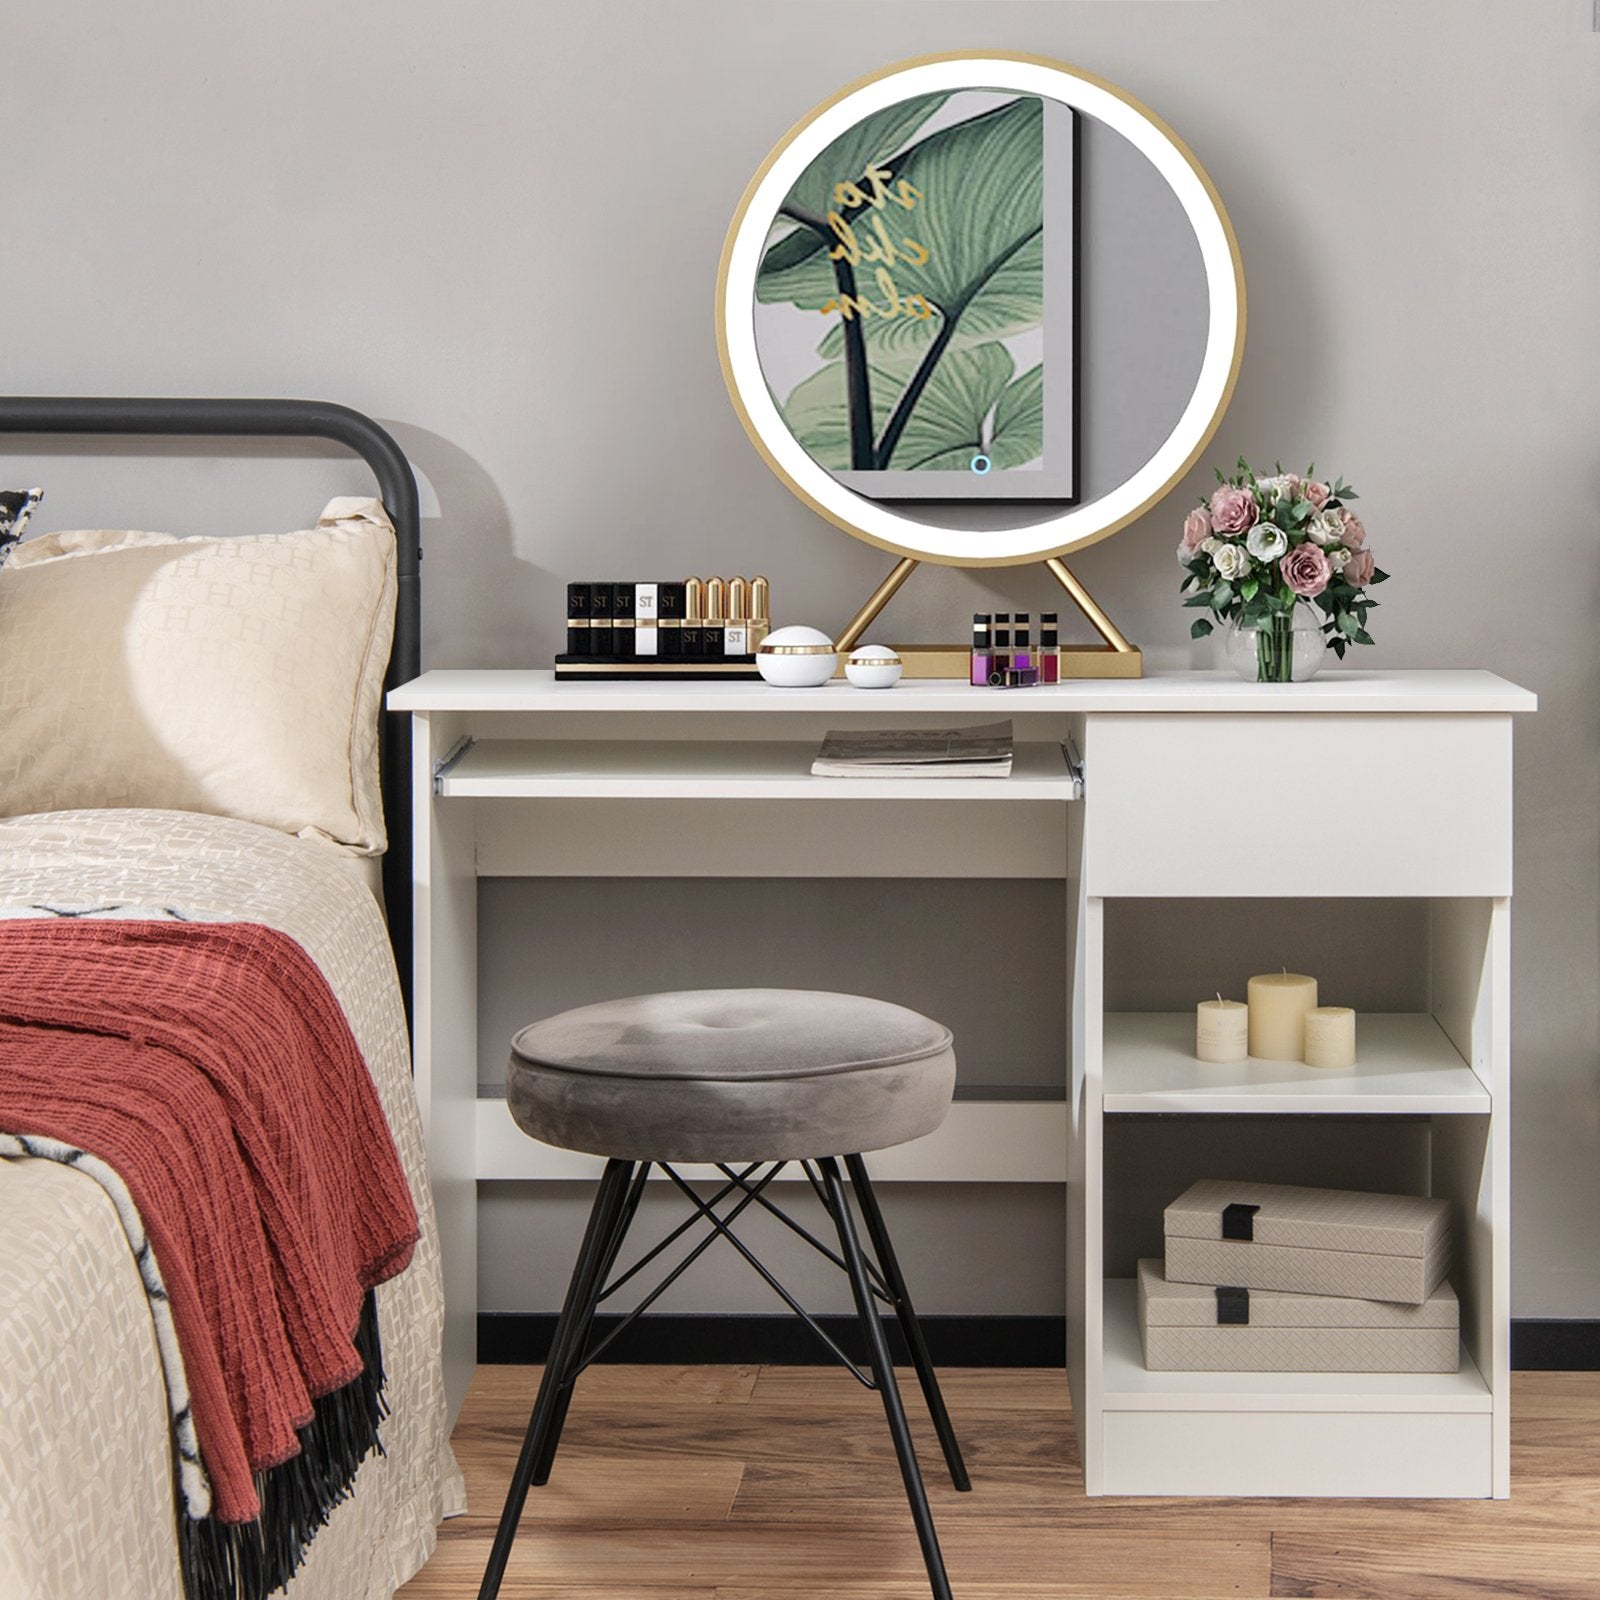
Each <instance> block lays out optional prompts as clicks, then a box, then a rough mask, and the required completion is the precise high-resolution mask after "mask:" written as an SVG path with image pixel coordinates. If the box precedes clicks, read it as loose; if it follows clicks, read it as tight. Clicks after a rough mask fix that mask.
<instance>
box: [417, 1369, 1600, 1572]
mask: <svg viewBox="0 0 1600 1600" xmlns="http://www.w3.org/2000/svg"><path fill="white" fill-rule="evenodd" d="M908 1376H909V1375H908ZM537 1380H538V1369H537V1368H532V1367H482V1368H480V1369H479V1370H478V1373H477V1376H476V1378H475V1379H474V1382H473V1386H472V1391H471V1394H470V1396H469V1398H468V1400H467V1404H466V1407H465V1409H464V1410H463V1412H462V1416H461V1421H460V1424H459V1426H458V1427H457V1429H456V1434H455V1447H456V1453H457V1456H458V1458H459V1459H460V1462H461V1465H462V1468H463V1470H464V1471H465V1473H466V1479H467V1499H468V1504H469V1506H470V1508H471V1514H470V1515H468V1516H466V1517H459V1518H456V1519H454V1520H452V1521H450V1522H447V1523H446V1524H445V1525H444V1526H443V1528H442V1529H441V1530H440V1537H439V1548H438V1551H437V1552H436V1554H435V1555H434V1557H433V1559H432V1561H430V1562H429V1563H428V1565H427V1567H426V1568H425V1569H424V1570H423V1572H422V1573H420V1574H419V1575H418V1576H417V1578H416V1579H414V1580H413V1581H412V1582H411V1583H409V1584H407V1585H406V1587H405V1588H404V1589H402V1590H401V1591H400V1592H401V1595H402V1596H404V1600H446V1597H449V1600H457V1597H470V1596H473V1595H475V1594H476V1593H477V1583H478V1576H479V1574H480V1573H481V1571H482V1568H483V1563H484V1559H485V1557H486V1556H487V1554H488V1549H489V1541H490V1539H491V1537H492V1535H493V1531H494V1524H495V1519H496V1517H497V1515H498V1513H499V1509H500V1503H501V1499H502V1497H503V1496H504V1493H505V1488H506V1483H507V1481H508V1480H509V1478H510V1476H511V1468H512V1463H513V1461H514V1460H515V1457H516V1452H517V1447H518V1444H519V1443H520V1441H521V1436H522V1430H523V1427H524V1426H525V1424H526V1422H527V1417H528V1411H529V1408H530V1406H531V1404H532V1400H533V1394H534V1389H535V1387H536V1384H537ZM902 1386H903V1387H904V1388H906V1391H907V1404H908V1410H909V1411H910V1412H911V1416H912V1421H913V1425H914V1426H915V1427H916V1430H917V1447H918V1452H919V1454H920V1456H921V1459H922V1462H923V1466H924V1470H925V1472H926V1474H927V1479H928V1486H929V1491H930V1497H931V1499H932V1503H933V1510H934V1516H935V1518H936V1519H937V1521H938V1525H939V1534H940V1540H941V1543H942V1544H943V1546H944V1552H945V1559H946V1562H947V1564H948V1566H949V1570H950V1578H951V1582H952V1585H953V1586H954V1589H955V1593H956V1600H1065V1597H1068V1596H1094V1597H1101V1596H1105V1597H1110V1596H1152V1597H1161V1600H1179V1597H1183V1600H1200V1597H1206V1596H1223V1595H1228V1596H1236V1595H1315V1596H1330V1597H1331V1596H1339V1597H1341V1600H1352V1597H1357V1600H1359V1597H1383V1600H1412V1597H1415V1600H1451V1597H1468V1596H1470V1597H1471V1600H1489V1597H1494V1596H1500V1595H1512V1596H1516V1595H1521V1596H1539V1597H1543V1600H1554V1597H1566V1596H1586V1597H1600V1373H1527V1374H1519V1375H1518V1376H1517V1377H1516V1379H1515V1382H1514V1391H1513V1392H1514V1403H1513V1408H1512V1417H1513V1422H1512V1498H1511V1499H1510V1500H1509V1501H1394V1500H1371V1501H1360V1502H1352V1501H1316V1500H1208V1501H1199V1500H1106V1499H1096V1500H1088V1499H1085V1498H1084V1495H1083V1481H1082V1476H1081V1474H1080V1472H1079V1470H1078V1464H1077V1457H1076V1450H1075V1446H1074V1443H1073V1437H1072V1429H1071V1425H1070V1421H1069V1416H1068V1410H1067V1397H1066V1382H1065V1379H1064V1378H1063V1376H1062V1374H1061V1373H1060V1372H1058V1371H1055V1372H1040V1371H1016V1370H1012V1371H990V1370H962V1369H952V1370H950V1371H948V1372H946V1373H945V1374H944V1386H945V1394H946V1398H947V1400H948V1402H949V1406H950V1411H951V1414H952V1416H953V1418H954V1420H955V1423H956V1427H957V1429H958V1430H959V1432H960V1434H961V1436H962V1441H963V1446H964V1448H965V1450H966V1456H967V1462H968V1465H969V1467H970V1468H971V1471H972V1478H973V1492H972V1493H971V1494H957V1493H955V1491H954V1490H953V1489H951V1487H950V1483H949V1479H948V1478H947V1477H942V1476H941V1471H940V1467H941V1463H940V1461H939V1453H938V1446H937V1443H936V1442H935V1441H934V1439H933V1435H932V1431H931V1429H930V1428H929V1427H928V1426H927V1425H926V1421H925V1418H924V1416H923V1414H922V1412H921V1407H920V1404H919V1403H918V1401H919V1397H917V1396H916V1394H915V1388H916V1386H915V1383H914V1381H913V1382H911V1383H910V1384H909V1385H907V1384H906V1381H905V1378H902ZM500 1592H501V1594H502V1595H503V1596H505V1597H506V1600H623V1597H627V1600H794V1597H797V1596H806V1597H814V1600H824V1597H836V1600H927V1594H928V1591H927V1588H926V1585H925V1583H924V1580H923V1576H922V1565H921V1558H920V1556H919V1554H918V1550H917V1543H916V1538H915V1535H914V1534H913V1532H912V1528H911V1522H910V1519H909V1517H908V1515H907V1513H906V1507H905V1499H904V1496H903V1494H902V1491H901V1487H900V1481H899V1474H898V1473H897V1471H896V1469H895V1464H894V1457H893V1453H892V1450H891V1448H890V1444H889V1439H888V1434H887V1432H886V1431H885V1428H884V1425H883V1413H882V1411H881V1409H880V1407H879V1402H878V1398H877V1396H876V1395H873V1394H869V1393H868V1392H866V1391H865V1390H863V1389H861V1388H860V1387H859V1386H858V1385H857V1384H855V1383H854V1382H853V1381H852V1380H851V1379H850V1378H849V1377H848V1376H847V1375H846V1374H844V1373H842V1372H840V1371H838V1370H836V1369H830V1368H820V1367H804V1368H796V1367H606V1366H601V1367H595V1368H591V1369H590V1371H589V1372H588V1373H587V1374H585V1376H584V1378H583V1380H582V1382H581V1383H580V1385H579V1388H578V1393H577V1398H576V1400H575V1402H574V1404H573V1407H572V1413H571V1416H570V1418H569V1420H568V1423H567V1431H566V1437H565V1439H564V1440H563V1442H562V1446H561V1454H560V1456H559V1457H558V1459H557V1461H556V1468H555V1473H554V1475H553V1476H552V1478H551V1481H550V1483H549V1484H548V1485H547V1486H546V1487H545V1488H543V1489H534V1490H533V1491H532V1492H531V1493H530V1494H529V1497H528V1509H527V1511H526V1512H525V1513H524V1515H523V1520H522V1529H521V1532H520V1534H519V1535H518V1539H517V1544H516V1547H515V1549H514V1550H513V1552H512V1556H511V1565H510V1568H509V1570H508V1572H507V1575H506V1581H505V1584H504V1586H503V1587H502V1589H501V1591H500Z"/></svg>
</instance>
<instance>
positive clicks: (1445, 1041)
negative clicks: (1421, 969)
mask: <svg viewBox="0 0 1600 1600" xmlns="http://www.w3.org/2000/svg"><path fill="white" fill-rule="evenodd" d="M1104 1026H1105V1042H1104V1083H1105V1089H1104V1108H1105V1110H1106V1111H1107V1112H1108V1113H1140V1112H1143V1113H1174V1112H1177V1113H1192V1112H1218V1113H1228V1112H1236V1113H1243V1114H1256V1115H1269V1114H1271V1113H1274V1112H1278V1113H1303V1112H1313V1111H1328V1112H1335V1113H1341V1114H1352V1113H1353V1114H1361V1113H1371V1114H1375V1115H1376V1114H1388V1115H1396V1114H1404V1113H1416V1114H1420V1115H1431V1114H1434V1113H1448V1112H1459V1113H1462V1114H1466V1115H1472V1114H1477V1115H1483V1114H1487V1112H1488V1111H1489V1109H1490V1095H1489V1090H1488V1089H1487V1087H1486V1086H1485V1085H1484V1083H1483V1082H1482V1080H1481V1079H1480V1078H1479V1077H1478V1075H1477V1074H1476V1073H1475V1072H1474V1071H1473V1070H1472V1068H1471V1067H1470V1066H1468V1065H1467V1063H1466V1062H1465V1061H1464V1060H1463V1059H1462V1057H1461V1053H1460V1051H1458V1050H1457V1049H1456V1047H1455V1045H1454V1044H1453V1043H1451V1040H1450V1036H1449V1035H1448V1034H1447V1033H1446V1032H1445V1031H1444V1029H1443V1028H1442V1027H1440V1025H1439V1024H1438V1022H1437V1021H1435V1020H1434V1018H1433V1017H1431V1016H1430V1015H1428V1014H1427V1013H1426V1012H1421V1013H1418V1012H1402V1013H1389V1014H1384V1013H1363V1014H1362V1015H1361V1016H1360V1017H1358V1018H1357V1021H1356V1032H1357V1060H1356V1064H1355V1065H1354V1066H1353V1067H1347V1068H1327V1069H1322V1068H1314V1067H1307V1066H1303V1065H1302V1064H1301V1063H1299V1062H1296V1061H1262V1060H1257V1059H1256V1058H1254V1057H1251V1058H1249V1059H1248V1060H1245V1061H1237V1062H1206V1061H1200V1060H1198V1059H1197V1058H1196V1056H1195V1053H1194V1028H1195V1023H1194V1014H1193V1013H1192V1012H1189V1013H1183V1012H1159V1011H1117V1012H1110V1013H1107V1015H1106V1017H1105V1024H1104Z"/></svg>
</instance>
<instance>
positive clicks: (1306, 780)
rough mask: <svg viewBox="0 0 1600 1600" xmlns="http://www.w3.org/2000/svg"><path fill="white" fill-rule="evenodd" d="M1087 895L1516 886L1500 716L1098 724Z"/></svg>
mask: <svg viewBox="0 0 1600 1600" xmlns="http://www.w3.org/2000/svg"><path fill="white" fill-rule="evenodd" d="M1084 757H1085V785H1084V802H1085V814H1084V879H1085V887H1086V890H1087V892H1088V893H1089V894H1091V895H1098V896H1109V895H1155V896H1213V895H1220V896H1229V895H1284V896H1297V897H1315V896H1343V895H1377V896H1394V895H1441V896H1445V895H1485V896H1499V895H1507V894H1510V892H1511V718H1510V717H1509V716H1504V715H1481V716H1470V715H1451V716H1427V715H1410V714H1405V715H1402V714H1391V715H1385V716H1378V715H1365V716H1343V715H1332V714H1328V715H1324V714H1316V715H1297V714H1293V713H1276V712H1262V713H1259V714H1251V715H1244V716H1232V715H1183V716H1168V715H1159V714H1156V715H1117V716H1091V717H1090V718H1089V719H1088V726H1087V730H1086V735H1085V749H1084Z"/></svg>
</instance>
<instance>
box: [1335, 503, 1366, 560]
mask: <svg viewBox="0 0 1600 1600" xmlns="http://www.w3.org/2000/svg"><path fill="white" fill-rule="evenodd" d="M1339 520H1340V521H1341V522H1342V523H1343V524H1344V542H1345V543H1346V544H1347V545H1349V547H1350V548H1351V549H1352V550H1359V549H1360V548H1361V547H1362V546H1363V545H1364V544H1365V543H1366V542H1367V530H1366V526H1365V525H1364V524H1363V523H1362V521H1361V518H1360V517H1358V516H1357V515H1356V514H1355V512H1353V511H1345V510H1343V509H1341V510H1340V512H1339Z"/></svg>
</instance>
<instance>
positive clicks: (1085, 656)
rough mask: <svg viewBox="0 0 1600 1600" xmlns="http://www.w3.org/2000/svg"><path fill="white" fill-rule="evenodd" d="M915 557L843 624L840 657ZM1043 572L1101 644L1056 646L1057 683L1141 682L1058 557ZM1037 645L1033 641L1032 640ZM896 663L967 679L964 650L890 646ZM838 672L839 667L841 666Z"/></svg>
mask: <svg viewBox="0 0 1600 1600" xmlns="http://www.w3.org/2000/svg"><path fill="white" fill-rule="evenodd" d="M921 564H922V563H921V562H920V561H918V560H917V558H916V557H915V556H904V557H902V558H901V559H900V561H898V562H897V563H896V564H895V567H894V570H893V571H892V572H890V574H889V576H888V577H887V578H885V579H884V580H883V582H882V583H880V584H879V585H878V587H877V588H876V589H874V590H873V591H872V594H871V596H870V597H869V598H868V600H867V603H866V604H865V605H864V606H862V608H861V609H860V610H859V611H858V612H856V614H855V615H854V616H853V617H852V618H851V619H850V621H849V623H848V624H846V626H845V628H844V631H843V632H842V633H841V634H840V635H839V638H838V640H837V644H838V650H839V655H840V657H841V662H842V658H843V657H845V656H848V655H849V653H850V652H851V651H852V650H853V649H854V648H855V647H856V645H858V644H859V643H860V642H861V636H862V634H864V633H865V632H866V631H867V629H868V628H870V627H871V626H872V624H873V621H874V620H875V619H876V617H877V615H878V613H879V612H880V611H882V610H883V608H884V607H885V606H886V605H888V603H889V602H890V601H891V600H892V599H893V598H894V597H895V595H897V594H898V593H899V592H900V587H901V585H902V584H904V582H905V581H906V579H907V578H909V577H910V576H911V574H912V573H913V572H915V571H916V570H917V568H918V567H919V566H921ZM1044 566H1045V570H1046V571H1047V572H1048V573H1049V574H1050V576H1051V577H1052V578H1054V579H1055V580H1056V582H1057V583H1059V584H1060V585H1061V587H1062V588H1063V589H1065V590H1066V591H1067V594H1068V596H1069V598H1070V599H1071V601H1072V603H1073V604H1074V605H1075V606H1076V607H1077V608H1078V609H1079V610H1080V611H1081V612H1082V613H1083V614H1084V616H1085V617H1086V618H1088V621H1089V626H1090V627H1092V628H1093V629H1094V631H1095V632H1096V633H1098V634H1099V635H1100V637H1101V639H1102V640H1103V641H1104V642H1103V643H1101V644H1076V645H1067V644H1064V645H1062V646H1061V676H1062V677H1063V678H1142V677H1143V676H1144V657H1143V655H1141V654H1140V652H1139V650H1138V649H1137V648H1136V647H1135V646H1133V645H1131V644H1129V643H1128V641H1127V639H1126V638H1125V637H1124V636H1123V633H1122V631H1121V629H1119V628H1118V627H1117V625H1116V623H1114V622H1113V621H1112V620H1111V618H1110V617H1108V616H1107V615H1106V614H1105V612H1104V611H1102V610H1101V609H1100V607H1099V605H1098V604H1097V603H1096V602H1095V598H1094V596H1093V595H1091V594H1090V593H1089V591H1088V590H1087V589H1085V588H1084V586H1083V585H1082V584H1081V583H1079V582H1078V580H1077V579H1076V578H1075V577H1073V575H1072V573H1071V571H1070V570H1069V568H1068V567H1067V564H1066V563H1065V562H1064V561H1063V560H1062V559H1061V558H1060V556H1051V557H1049V558H1048V559H1047V560H1046V561H1045V563H1044ZM1035 644H1036V645H1037V639H1035ZM895 650H896V651H897V652H898V654H899V656H900V659H901V660H902V661H903V662H904V663H905V673H906V676H907V677H908V678H961V679H963V680H965V679H966V678H967V676H968V663H969V661H970V651H969V648H968V647H967V646H965V645H948V644H927V645H924V644H914V645H896V646H895ZM841 670H842V665H841Z"/></svg>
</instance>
